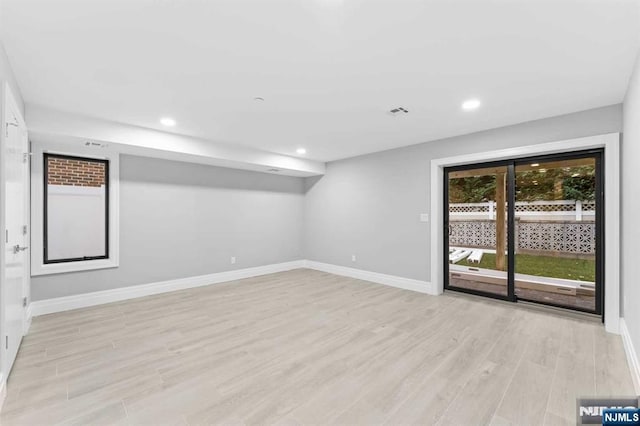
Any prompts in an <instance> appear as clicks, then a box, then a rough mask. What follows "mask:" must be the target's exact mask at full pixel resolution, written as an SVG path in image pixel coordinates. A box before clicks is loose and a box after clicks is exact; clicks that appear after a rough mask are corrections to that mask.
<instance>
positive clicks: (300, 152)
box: [296, 148, 307, 155]
mask: <svg viewBox="0 0 640 426" xmlns="http://www.w3.org/2000/svg"><path fill="white" fill-rule="evenodd" d="M296 152H297V153H298V154H300V155H302V154H306V153H307V150H306V149H304V148H298V149H296Z"/></svg>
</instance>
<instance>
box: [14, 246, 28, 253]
mask: <svg viewBox="0 0 640 426" xmlns="http://www.w3.org/2000/svg"><path fill="white" fill-rule="evenodd" d="M28 248H29V247H26V246H25V247H20V244H16V245H15V246H13V253H14V254H18V253H20V252H21V251H25V250H26V249H28Z"/></svg>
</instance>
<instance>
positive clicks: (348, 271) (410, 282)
mask: <svg viewBox="0 0 640 426" xmlns="http://www.w3.org/2000/svg"><path fill="white" fill-rule="evenodd" d="M305 265H306V267H307V268H309V269H315V270H316V271H322V272H328V273H330V274H335V275H341V276H343V277H349V278H356V279H359V280H365V281H371V282H374V283H377V284H384V285H388V286H391V287H397V288H402V289H404V290H411V291H417V292H419V293H425V294H432V295H435V294H436V293H435V290H434V288H433V287H432V286H431V283H429V282H427V281H420V280H414V279H411V278H403V277H398V276H396V275H386V274H380V273H378V272H370V271H364V270H362V269H355V268H348V267H346V266H338V265H332V264H330V263H321V262H315V261H313V260H307V261H305Z"/></svg>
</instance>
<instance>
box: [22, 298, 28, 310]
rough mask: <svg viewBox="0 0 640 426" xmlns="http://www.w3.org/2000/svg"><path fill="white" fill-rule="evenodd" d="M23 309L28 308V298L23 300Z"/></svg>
mask: <svg viewBox="0 0 640 426" xmlns="http://www.w3.org/2000/svg"><path fill="white" fill-rule="evenodd" d="M22 307H23V308H26V307H27V298H26V297H23V298H22Z"/></svg>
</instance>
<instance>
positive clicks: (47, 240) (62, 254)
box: [31, 142, 119, 275]
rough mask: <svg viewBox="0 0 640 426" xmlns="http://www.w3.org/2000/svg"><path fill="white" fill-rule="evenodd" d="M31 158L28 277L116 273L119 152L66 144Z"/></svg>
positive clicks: (47, 146) (37, 148)
mask: <svg viewBox="0 0 640 426" xmlns="http://www.w3.org/2000/svg"><path fill="white" fill-rule="evenodd" d="M32 152H33V155H32V157H31V168H32V170H31V176H32V179H31V227H32V229H31V246H32V249H33V250H32V251H31V274H32V275H45V274H57V273H65V272H75V271H87V270H93V269H104V268H115V267H117V266H118V262H119V255H118V242H119V216H118V204H119V154H118V152H117V151H115V150H111V149H109V148H108V147H104V146H97V147H96V146H93V145H85V144H83V145H80V144H75V143H68V142H67V143H58V142H46V143H43V142H33V143H32Z"/></svg>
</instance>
